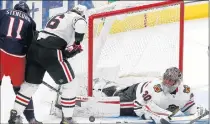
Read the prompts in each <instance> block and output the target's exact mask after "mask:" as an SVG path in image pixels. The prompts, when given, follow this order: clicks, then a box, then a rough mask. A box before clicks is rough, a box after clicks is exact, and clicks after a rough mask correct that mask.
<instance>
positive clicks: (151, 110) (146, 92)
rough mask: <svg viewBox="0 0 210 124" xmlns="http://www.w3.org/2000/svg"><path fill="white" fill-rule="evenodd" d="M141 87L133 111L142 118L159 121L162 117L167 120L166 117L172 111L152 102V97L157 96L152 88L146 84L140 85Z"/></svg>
mask: <svg viewBox="0 0 210 124" xmlns="http://www.w3.org/2000/svg"><path fill="white" fill-rule="evenodd" d="M141 89H143V90H142V91H141V94H140V97H138V98H137V99H136V101H135V103H134V104H135V108H134V111H135V113H136V114H137V115H138V116H139V117H141V118H142V119H146V120H148V119H153V120H155V121H156V122H157V123H159V121H160V119H162V118H163V119H166V120H169V118H168V117H169V116H170V115H171V114H172V112H170V111H168V110H165V109H163V108H161V107H159V106H158V105H157V104H156V103H154V101H153V97H157V96H155V95H156V94H157V93H156V92H155V91H154V90H153V88H151V86H149V85H148V84H145V85H142V88H141ZM160 90H161V89H160ZM160 92H161V91H160ZM154 115H155V116H154Z"/></svg>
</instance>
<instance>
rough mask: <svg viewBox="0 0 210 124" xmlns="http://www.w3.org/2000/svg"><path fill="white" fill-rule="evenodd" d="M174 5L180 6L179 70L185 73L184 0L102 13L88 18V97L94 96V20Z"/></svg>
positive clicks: (172, 0) (170, 0) (171, 0)
mask: <svg viewBox="0 0 210 124" xmlns="http://www.w3.org/2000/svg"><path fill="white" fill-rule="evenodd" d="M174 4H179V5H180V7H179V10H180V19H179V69H180V70H181V71H183V47H184V1H183V0H168V1H163V2H157V3H152V4H147V5H139V6H135V7H130V8H124V9H119V10H112V11H109V12H101V13H96V14H93V15H90V16H89V18H88V77H87V78H88V82H87V83H88V88H87V90H88V91H87V92H88V96H90V97H91V96H92V95H93V92H92V89H93V71H94V69H93V68H94V67H93V52H94V51H93V49H94V48H93V40H94V34H93V33H94V20H95V19H98V18H104V17H110V16H116V15H121V14H126V13H129V12H135V11H143V10H148V9H153V8H161V7H164V6H170V5H174Z"/></svg>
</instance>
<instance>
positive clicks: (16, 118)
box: [8, 110, 23, 124]
mask: <svg viewBox="0 0 210 124" xmlns="http://www.w3.org/2000/svg"><path fill="white" fill-rule="evenodd" d="M8 124H23V118H22V117H21V116H20V115H17V111H16V110H11V111H10V118H9V121H8Z"/></svg>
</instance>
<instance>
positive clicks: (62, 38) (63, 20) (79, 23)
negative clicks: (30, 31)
mask: <svg viewBox="0 0 210 124" xmlns="http://www.w3.org/2000/svg"><path fill="white" fill-rule="evenodd" d="M86 26H87V22H86V20H85V18H83V17H82V16H80V15H78V14H77V13H75V12H71V11H68V12H65V13H61V14H57V15H55V16H53V17H52V18H51V19H50V20H49V21H48V22H47V24H46V26H45V28H44V29H43V30H42V31H40V33H39V37H38V40H39V39H41V38H47V37H49V36H52V37H54V38H57V40H56V39H55V40H50V41H51V42H47V43H41V44H42V45H44V46H45V47H48V48H57V49H62V48H64V47H66V46H67V45H68V44H73V42H74V41H75V32H77V33H81V34H82V33H85V32H86Z"/></svg>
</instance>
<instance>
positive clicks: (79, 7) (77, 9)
mask: <svg viewBox="0 0 210 124" xmlns="http://www.w3.org/2000/svg"><path fill="white" fill-rule="evenodd" d="M71 11H72V12H76V13H77V14H79V15H81V16H84V15H85V13H86V11H87V7H86V6H83V5H80V4H79V5H75V6H74V8H72V10H71Z"/></svg>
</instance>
